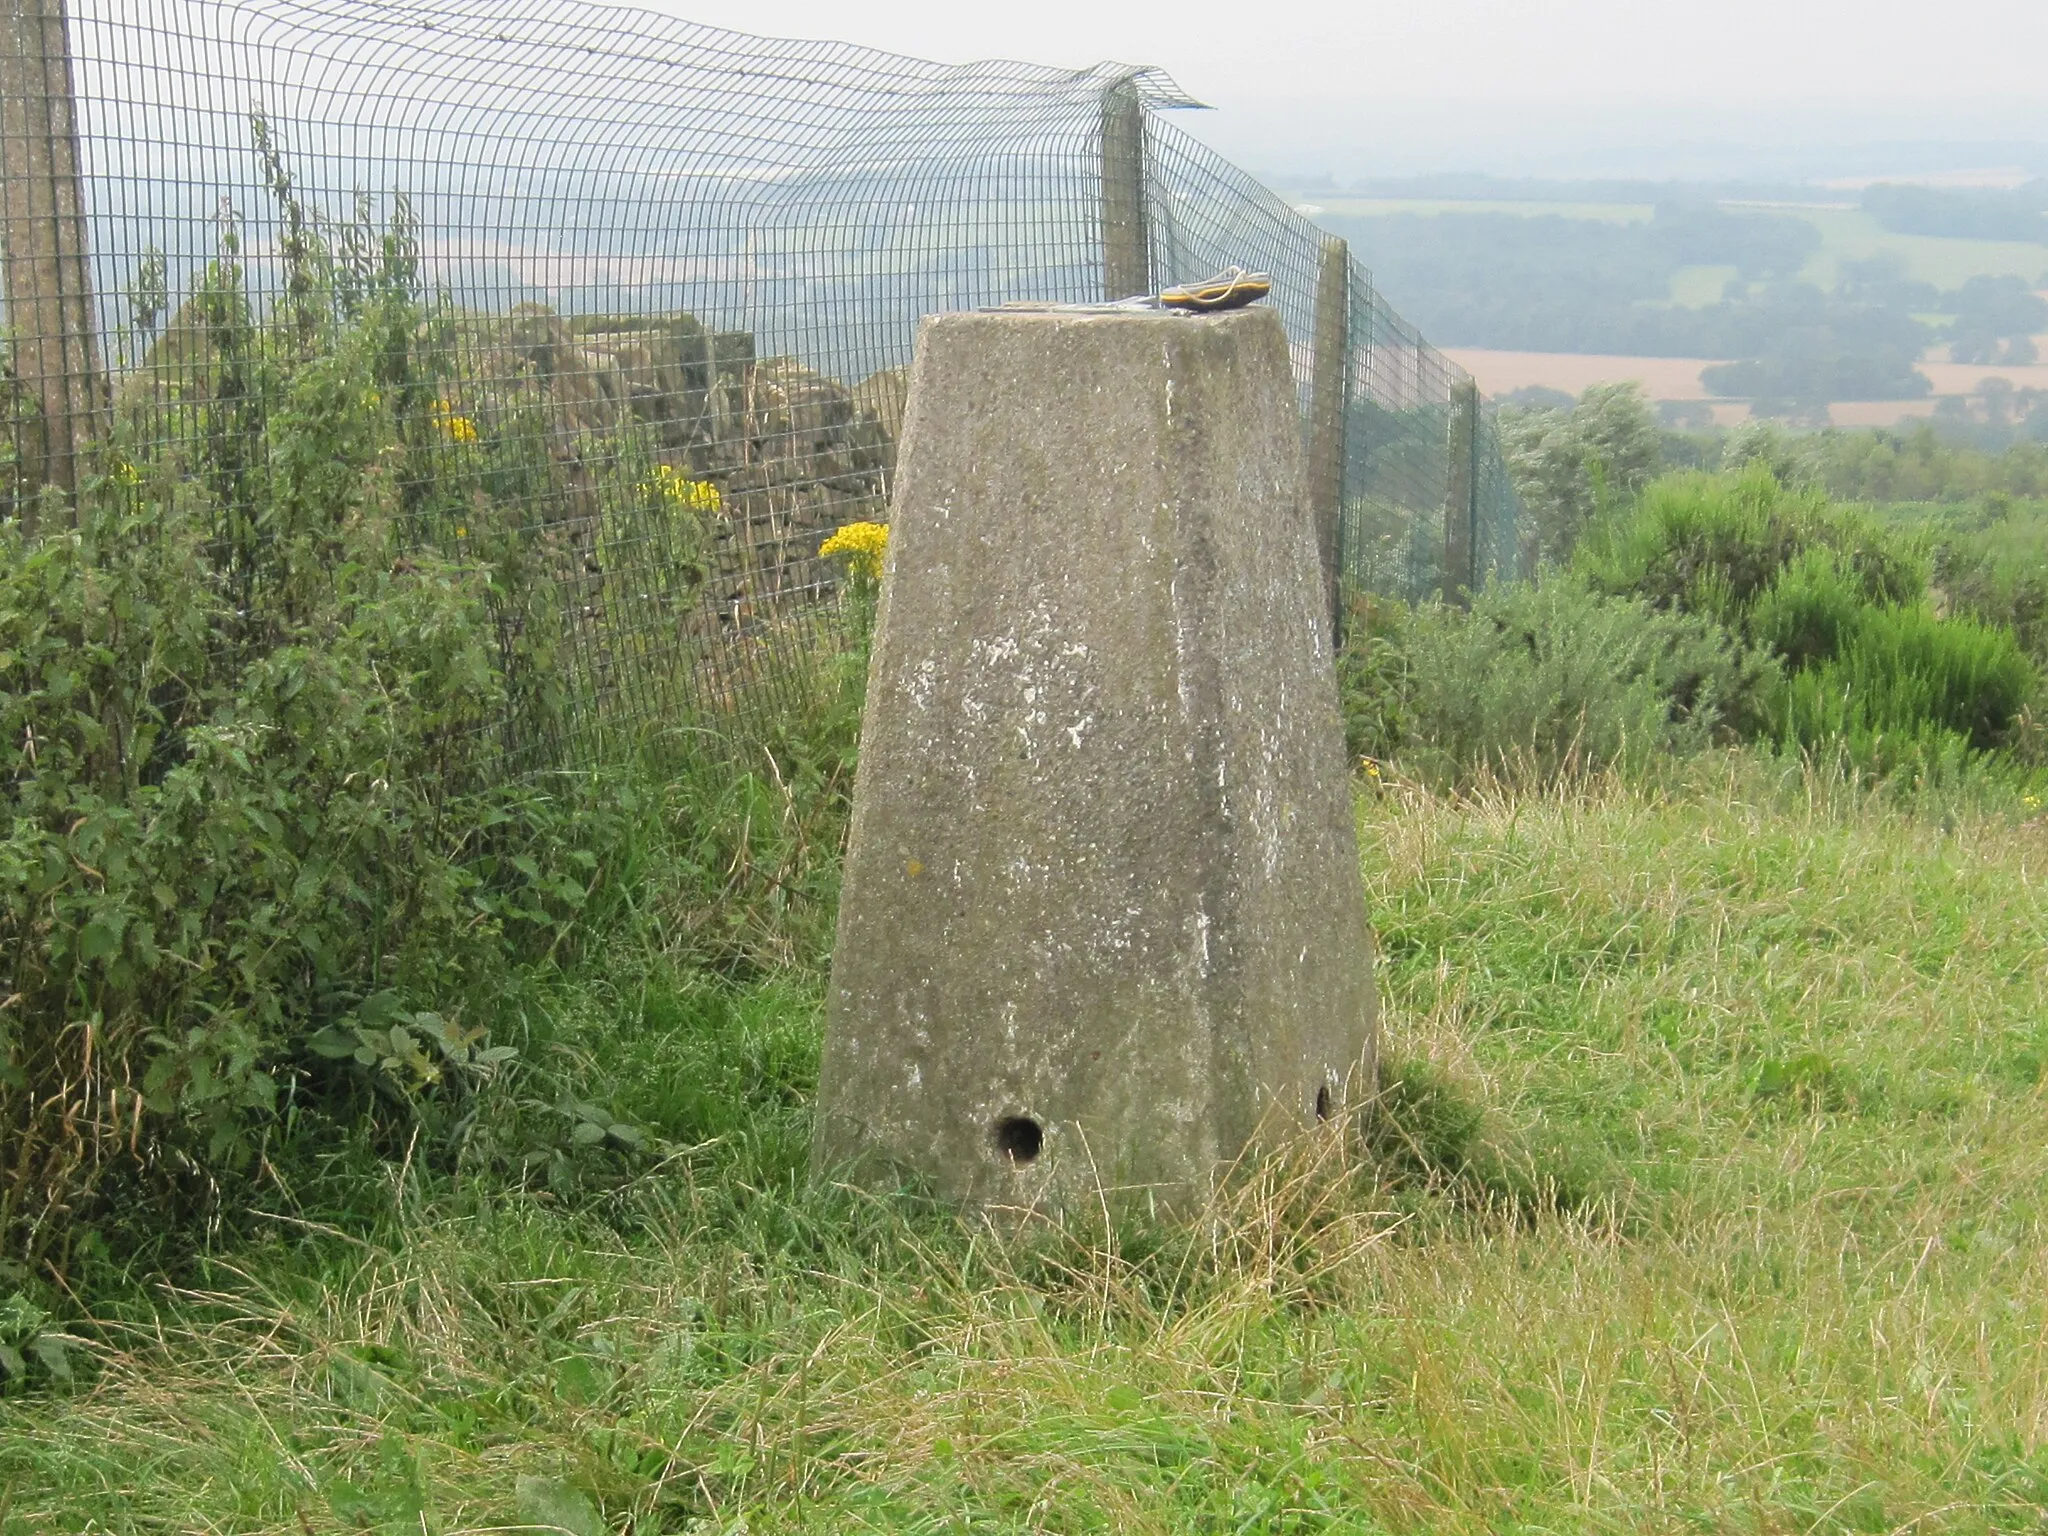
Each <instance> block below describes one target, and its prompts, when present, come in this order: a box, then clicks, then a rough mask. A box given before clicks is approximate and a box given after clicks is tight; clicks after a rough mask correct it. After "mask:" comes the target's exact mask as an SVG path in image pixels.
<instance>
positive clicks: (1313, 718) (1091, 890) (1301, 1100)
mask: <svg viewBox="0 0 2048 1536" xmlns="http://www.w3.org/2000/svg"><path fill="white" fill-rule="evenodd" d="M1300 460H1301V450H1300V425H1299V414H1298V409H1297V406H1296V396H1295V386H1294V381H1293V377H1292V375H1291V373H1290V371H1289V367H1288V354H1287V341H1286V337H1285V334H1284V333H1283V331H1282V330H1281V327H1280V323H1279V320H1278V317H1277V316H1276V315H1275V314H1274V313H1273V312H1272V311H1271V310H1268V309H1251V310H1245V311H1240V312H1237V313H1233V314H1226V315H1218V316H1212V317H1205V318H1190V317H1182V316H1174V315H1162V314H1144V313H1102V312H1095V313H1087V312H1080V313H1075V312H1067V313H1060V312H1052V313H1001V312H998V313H983V314H971V315H950V316H945V317H941V318H937V319H933V320H929V321H927V322H926V324H925V327H924V330H923V332H922V334H921V336H920V338H919V343H918V354H917V360H916V363H915V364H914V367H913V371H912V375H911V387H910V399H909V405H908V409H907V414H906V419H905V425H904V437H903V446H902V452H901V457H900V464H899V470H898V478H897V484H896V492H895V498H894V503H893V512H892V524H893V526H892V533H891V538H890V545H889V556H888V559H889V565H890V573H889V577H888V580H887V583H886V586H885V593H884V598H883V610H882V614H881V617H880V621H879V627H878V630H877V635H876V642H875V651H874V660H873V665H872V670H871V672H870V681H869V693H868V712H867V719H866V725H865V729H864V731H863V734H862V738H861V759H860V776H859V781H858V785H857V788H856V793H855V797H854V813H853V829H852V841H851V846H850V848H849V851H848V855H847V866H846V876H845V884H844V890H843V894H842V903H841V908H840V916H839V935H838V945H837V949H836V950H835V953H834V959H833V968H832V992H831V998H830V1003H829V1019H828V1026H827V1038H826V1045H825V1058H824V1066H823V1078H822V1082H821V1085H820V1104H819V1110H820V1112H819V1120H818V1132H817V1141H816V1147H815V1159H816V1164H817V1168H818V1171H819V1173H820V1174H821V1175H822V1176H826V1177H831V1176H837V1175H841V1174H844V1173H846V1172H849V1171H851V1172H853V1173H854V1174H855V1175H856V1176H863V1177H869V1178H885V1179H886V1178H897V1177H903V1176H905V1175H908V1176H909V1177H911V1178H913V1179H916V1180H920V1181H922V1182H923V1183H924V1184H925V1185H926V1187H928V1188H931V1189H932V1190H934V1191H935V1192H936V1193H938V1194H940V1195H942V1196H945V1197H948V1198H952V1199H956V1200H964V1201H968V1202H1005V1203H1008V1202H1018V1203H1024V1202H1032V1201H1041V1200H1043V1201H1048V1202H1051V1203H1055V1204H1058V1203H1072V1202H1075V1201H1077V1200H1085V1201H1086V1202H1088V1203H1089V1204H1090V1205H1091V1206H1092V1204H1093V1202H1094V1200H1095V1198H1096V1194H1097V1191H1098V1189H1099V1188H1101V1187H1108V1188H1112V1189H1122V1190H1128V1191H1134V1192H1142V1193H1141V1194H1140V1195H1139V1196H1138V1197H1139V1198H1148V1197H1149V1198H1154V1199H1158V1198H1161V1197H1163V1198H1164V1199H1166V1200H1167V1201H1169V1202H1171V1203H1185V1202H1186V1201H1188V1200H1190V1199H1193V1198H1199V1197H1200V1196H1201V1195H1202V1194H1203V1193H1204V1192H1206V1190H1207V1188H1208V1187H1209V1185H1210V1183H1211V1181H1212V1179H1213V1177H1214V1176H1215V1173H1216V1172H1217V1170H1218V1168H1219V1166H1220V1165H1224V1164H1227V1163H1228V1162H1229V1161H1230V1160H1231V1159H1233V1158H1235V1157H1236V1156H1237V1155H1238V1154H1239V1153H1241V1152H1242V1151H1243V1150H1244V1149H1245V1147H1246V1146H1247V1145H1248V1144H1249V1143H1251V1142H1252V1141H1253V1140H1254V1139H1255V1138H1258V1137H1260V1136H1262V1135H1265V1134H1272V1133H1274V1132H1277V1131H1279V1130H1281V1129H1283V1128H1288V1127H1293V1126H1299V1125H1303V1124H1307V1123H1310V1122H1312V1121H1313V1120H1314V1119H1315V1118H1316V1117H1317V1113H1318V1105H1319V1101H1320V1106H1321V1110H1322V1112H1323V1113H1326V1114H1339V1113H1342V1112H1343V1110H1344V1108H1345V1106H1346V1103H1347V1101H1353V1100H1355V1099H1356V1097H1357V1096H1358V1095H1360V1094H1361V1093H1362V1092H1363V1091H1364V1090H1365V1086H1366V1084H1367V1083H1368V1082H1369V1080H1370V1078H1369V1074H1370V1071H1371V1067H1372V1059H1373V1046H1374V1027H1375V1017H1374V1015H1375V1006H1374V997H1373V986H1372V968H1371V952H1370V948H1369V945H1370V938H1369V931H1368V929H1367V926H1366V919H1365V908H1364V896H1363V890H1362V883H1361V877H1360V873H1359V861H1358V848H1357V838H1356V831H1355V826H1354V822H1353V819H1352V810H1351V800H1350V788H1349V779H1348V774H1347V772H1346V765H1345V763H1344V756H1343V742H1342V732H1341V728H1340V725H1339V719H1338V712H1337V696H1336V683H1335V677H1334V674H1333V670H1332V666H1331V656H1330V641H1329V633H1328V621H1327V618H1326V615H1325V612H1324V606H1323V597H1322V592H1323V589H1322V581H1321V576H1320V573H1319V569H1318V559H1317V551H1316V536H1315V530H1314V528H1313V526H1312V523H1311V520H1310V515H1309V511H1308V508H1307V506H1306V504H1305V498H1304V496H1303V487H1302V472H1301V462H1300ZM1034 1129H1035V1131H1036V1136H1037V1141H1036V1145H1035V1147H1034V1145H1033V1137H1034ZM1034 1152H1035V1155H1030V1154H1032V1153H1034Z"/></svg>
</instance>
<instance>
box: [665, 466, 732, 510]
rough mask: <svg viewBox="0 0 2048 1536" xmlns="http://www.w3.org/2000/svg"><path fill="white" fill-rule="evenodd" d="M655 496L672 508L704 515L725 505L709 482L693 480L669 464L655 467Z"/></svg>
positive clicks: (715, 487)
mask: <svg viewBox="0 0 2048 1536" xmlns="http://www.w3.org/2000/svg"><path fill="white" fill-rule="evenodd" d="M653 489H654V494H655V495H656V496H658V497H660V498H661V499H662V500H663V501H665V502H667V503H668V504H669V505H670V506H671V507H674V508H678V509H680V510H682V511H685V512H696V513H699V514H702V515H706V516H708V515H710V514H712V513H715V512H716V511H717V510H718V509H719V508H720V507H721V506H722V505H723V504H724V503H723V501H722V500H721V498H720V497H719V494H718V487H717V486H715V485H713V484H712V483H711V482H710V481H709V480H692V479H691V478H690V477H689V476H688V475H685V474H684V473H683V472H682V471H681V470H679V469H677V468H675V467H674V466H673V465H669V464H657V465H655V466H654V486H653Z"/></svg>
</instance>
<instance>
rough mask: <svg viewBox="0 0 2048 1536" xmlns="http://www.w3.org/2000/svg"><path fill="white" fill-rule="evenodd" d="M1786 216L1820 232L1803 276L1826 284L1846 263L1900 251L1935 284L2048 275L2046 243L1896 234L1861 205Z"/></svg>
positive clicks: (2033, 279)
mask: <svg viewBox="0 0 2048 1536" xmlns="http://www.w3.org/2000/svg"><path fill="white" fill-rule="evenodd" d="M1788 217H1797V218H1802V219H1805V220H1806V221H1807V222H1808V223H1809V224H1811V225H1813V227H1814V228H1815V229H1817V230H1819V231H1820V234H1821V241H1822V244H1821V248H1820V249H1819V250H1818V251H1816V252H1815V253H1814V255H1813V258H1812V260H1810V261H1808V262H1807V264H1806V266H1805V269H1804V270H1803V271H1801V273H1800V274H1799V275H1800V276H1801V277H1803V278H1805V279H1806V280H1807V281H1808V282H1811V283H1817V284H1818V285H1820V286H1821V287H1822V288H1832V287H1833V286H1834V284H1835V278H1836V274H1837V273H1838V272H1839V270H1840V268H1841V264H1842V263H1843V262H1844V261H1867V260H1868V259H1869V258H1870V257H1872V256H1875V255H1877V254H1878V253H1879V252H1881V251H1891V252H1895V253H1897V254H1898V255H1899V256H1901V257H1903V258H1904V260H1905V263H1906V270H1907V272H1908V274H1909V275H1910V276H1912V277H1915V278H1918V279H1920V280H1921V281H1922V282H1928V283H1932V284H1934V285H1935V286H1936V287H1937V288H1960V287H1961V286H1962V285H1963V284H1964V283H1966V282H1968V281H1969V280H1970V279H1971V278H1973V277H2006V276H2014V277H2023V278H2025V279H2026V280H2027V281H2028V282H2030V283H2039V282H2040V281H2041V279H2042V278H2043V276H2044V275H2048V246H2043V245H2034V244H2031V243H2028V242H2026V241H2019V240H1948V239H1942V238H1939V237H1936V236H1933V235H1898V234H1893V233H1892V232H1891V231H1889V230H1886V229H1883V228H1880V227H1879V225H1878V222H1877V220H1875V219H1873V218H1872V217H1871V216H1870V215H1869V214H1867V213H1864V212H1862V211H1861V210H1860V209H1859V210H1850V209H1802V210H1801V211H1799V212H1798V213H1797V214H1796V215H1788Z"/></svg>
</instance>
